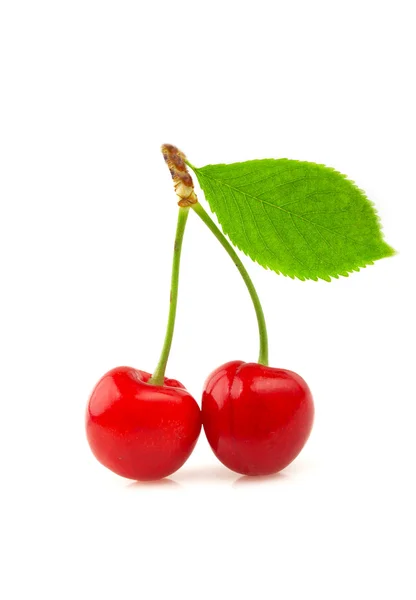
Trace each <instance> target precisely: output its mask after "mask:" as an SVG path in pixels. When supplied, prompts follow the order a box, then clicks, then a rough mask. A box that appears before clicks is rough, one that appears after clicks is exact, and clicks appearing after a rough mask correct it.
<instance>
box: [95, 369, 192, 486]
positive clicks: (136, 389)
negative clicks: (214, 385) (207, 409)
mask: <svg viewBox="0 0 416 600" xmlns="http://www.w3.org/2000/svg"><path fill="white" fill-rule="evenodd" d="M150 377H151V375H150V373H146V372H145V371H138V370H137V369H133V368H131V367H117V368H116V369H112V370H111V371H109V372H108V373H106V374H105V375H104V376H103V377H102V378H101V379H100V381H99V382H98V383H97V385H96V386H95V388H94V390H93V392H92V394H91V396H90V399H89V402H88V406H87V414H86V431H87V439H88V442H89V445H90V447H91V450H92V452H93V454H94V455H95V457H96V458H97V459H98V460H99V461H100V462H101V463H102V464H103V465H104V466H106V467H107V468H108V469H111V471H114V472H115V473H117V474H118V475H121V476H123V477H128V478H129V479H136V480H141V481H146V480H154V479H161V478H162V477H167V476H168V475H171V474H172V473H174V472H175V471H177V470H178V469H179V468H180V467H181V466H182V465H183V464H184V462H185V461H186V460H187V459H188V458H189V456H190V454H191V452H192V450H193V449H194V446H195V444H196V441H197V439H198V436H199V433H200V431H201V411H200V409H199V407H198V404H197V403H196V401H195V400H194V398H193V397H192V396H191V395H190V394H189V393H188V392H187V391H186V389H185V388H184V386H183V385H182V384H181V383H179V381H176V380H174V379H166V378H165V380H164V384H163V385H161V386H155V385H151V384H149V383H148V381H149V379H150Z"/></svg>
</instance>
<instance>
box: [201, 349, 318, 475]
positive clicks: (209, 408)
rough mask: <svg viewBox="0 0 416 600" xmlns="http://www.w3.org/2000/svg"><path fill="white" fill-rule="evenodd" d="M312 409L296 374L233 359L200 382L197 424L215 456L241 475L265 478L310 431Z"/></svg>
mask: <svg viewBox="0 0 416 600" xmlns="http://www.w3.org/2000/svg"><path fill="white" fill-rule="evenodd" d="M313 418H314V406H313V400H312V395H311V392H310V390H309V388H308V386H307V385H306V383H305V381H304V380H303V379H302V378H301V377H300V376H299V375H297V374H296V373H293V372H292V371H287V370H285V369H273V368H271V367H266V366H264V365H260V364H256V363H245V362H242V361H239V360H235V361H232V362H229V363H226V364H224V365H222V366H221V367H219V368H218V369H216V370H215V371H214V372H213V373H211V375H210V376H209V377H208V379H207V381H206V382H205V386H204V392H203V396H202V423H203V427H204V430H205V434H206V436H207V439H208V442H209V443H210V446H211V448H212V450H213V451H214V454H215V455H216V456H217V458H218V459H219V460H220V461H221V462H222V463H223V464H224V465H225V466H226V467H228V468H229V469H231V470H233V471H236V472H237V473H242V474H243V475H271V474H273V473H277V472H278V471H281V470H282V469H284V468H285V467H287V465H288V464H289V463H291V462H292V461H293V460H294V459H295V458H296V456H297V455H298V454H299V452H300V451H301V450H302V448H303V446H304V445H305V443H306V441H307V439H308V437H309V434H310V432H311V429H312V424H313Z"/></svg>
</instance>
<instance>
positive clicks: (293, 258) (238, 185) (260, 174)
mask: <svg viewBox="0 0 416 600" xmlns="http://www.w3.org/2000/svg"><path fill="white" fill-rule="evenodd" d="M190 166H191V168H192V169H193V170H194V171H195V174H196V176H197V178H198V181H199V184H200V186H201V188H202V189H203V191H204V193H205V195H206V198H207V200H208V202H209V205H210V207H211V210H212V211H213V212H214V213H216V215H217V218H218V220H219V222H220V224H221V226H222V229H223V231H224V233H225V234H226V235H228V237H229V238H230V240H231V241H232V242H233V244H234V245H235V246H237V247H238V248H240V250H242V251H243V252H244V253H245V254H247V255H248V256H250V257H251V258H252V259H253V260H255V261H257V262H258V263H259V264H260V265H262V266H263V267H266V268H269V269H272V270H273V271H276V273H282V274H283V275H288V276H289V277H298V278H299V279H302V280H304V279H314V280H317V279H325V280H327V281H330V280H331V277H338V276H339V275H344V276H348V273H350V272H352V271H358V270H359V269H360V268H361V267H365V266H366V265H371V264H373V263H374V261H375V260H378V259H380V258H384V257H387V256H392V255H393V254H394V253H395V251H394V250H393V248H391V247H390V246H389V245H388V244H387V243H386V242H385V241H384V239H383V236H382V233H381V231H380V222H379V219H378V217H377V214H376V212H375V210H374V207H373V205H372V204H371V202H370V201H369V200H368V198H367V197H366V195H365V194H364V192H363V191H361V190H360V189H359V188H358V187H357V186H356V185H355V184H354V183H353V182H352V181H350V180H348V179H347V178H346V177H345V175H341V173H338V172H337V171H335V170H334V169H331V168H329V167H325V166H324V165H317V164H315V163H309V162H300V161H296V160H288V159H285V158H283V159H279V160H274V159H265V160H252V161H248V162H244V163H235V164H230V165H224V164H221V165H207V166H205V167H201V168H196V167H193V166H192V165H190Z"/></svg>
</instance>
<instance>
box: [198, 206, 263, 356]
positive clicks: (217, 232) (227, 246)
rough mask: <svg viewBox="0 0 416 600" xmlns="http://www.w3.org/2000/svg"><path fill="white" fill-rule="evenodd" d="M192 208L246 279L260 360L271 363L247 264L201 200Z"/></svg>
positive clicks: (259, 305)
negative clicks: (256, 326) (255, 322)
mask: <svg viewBox="0 0 416 600" xmlns="http://www.w3.org/2000/svg"><path fill="white" fill-rule="evenodd" d="M192 209H193V210H194V211H195V212H196V214H197V215H198V217H200V219H202V221H203V222H204V223H205V225H206V226H207V227H208V229H209V230H210V231H212V233H213V234H214V235H215V237H216V238H217V240H218V241H219V242H220V244H221V245H222V247H223V248H225V250H226V251H227V252H228V254H229V255H230V257H231V259H232V261H233V263H234V264H235V266H236V267H237V269H238V270H239V272H240V274H241V276H242V278H243V280H244V283H245V284H246V286H247V289H248V292H249V294H250V297H251V300H252V302H253V306H254V310H255V312H256V317H257V324H258V328H259V338H260V352H259V359H258V362H259V363H260V364H262V365H268V364H269V345H268V340H267V328H266V320H265V318H264V313H263V309H262V307H261V303H260V299H259V297H258V294H257V292H256V288H255V287H254V284H253V282H252V281H251V279H250V276H249V274H248V273H247V271H246V268H245V266H244V265H243V263H242V262H241V260H240V259H239V257H238V255H237V253H236V252H235V250H234V248H233V247H232V246H231V244H230V243H229V242H228V240H227V239H226V237H225V236H224V235H223V234H222V233H221V231H220V230H219V229H218V227H217V226H216V225H215V223H214V221H213V220H212V219H211V217H210V216H209V215H208V213H207V212H206V211H205V210H204V208H203V207H202V206H201V205H200V204H199V202H197V203H196V204H192Z"/></svg>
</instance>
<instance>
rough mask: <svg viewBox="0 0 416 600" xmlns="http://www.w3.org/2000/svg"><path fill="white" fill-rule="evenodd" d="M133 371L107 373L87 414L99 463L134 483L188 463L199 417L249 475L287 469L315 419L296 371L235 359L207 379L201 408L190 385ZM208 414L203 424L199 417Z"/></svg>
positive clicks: (231, 461)
mask: <svg viewBox="0 0 416 600" xmlns="http://www.w3.org/2000/svg"><path fill="white" fill-rule="evenodd" d="M149 379H150V374H149V373H145V372H144V371H138V370H137V369H133V368H129V367H119V368H116V369H113V370H112V371H109V372H108V373H107V374H106V375H104V377H102V379H101V380H100V381H99V382H98V384H97V386H96V387H95V389H94V391H93V393H92V395H91V398H90V401H89V404H88V410H87V437H88V441H89V444H90V446H91V449H92V451H93V453H94V455H95V456H96V458H97V459H98V460H99V461H100V462H101V463H102V464H103V465H105V466H106V467H108V468H109V469H111V470H112V471H114V472H115V473H118V474H119V475H122V476H123V477H128V478H131V479H138V480H151V479H160V478H162V477H166V476H168V475H171V474H172V473H174V472H175V471H176V470H177V469H179V468H180V467H181V466H182V465H183V464H184V462H185V461H186V460H187V459H188V458H189V456H190V454H191V453H192V450H193V449H194V447H195V444H196V442H197V439H198V436H199V433H200V429H201V420H202V423H203V426H204V430H205V433H206V436H207V438H208V441H209V443H210V445H211V447H212V449H213V451H214V453H215V455H216V456H217V457H218V459H219V460H220V461H221V462H222V463H223V464H224V465H226V466H227V467H229V468H230V469H232V470H233V471H236V472H237V473H243V474H245V475H268V474H271V473H276V472H277V471H280V470H281V469H283V468H284V467H286V466H287V465H288V464H289V463H291V462H292V460H293V459H294V458H295V457H296V456H297V455H298V454H299V452H300V451H301V449H302V447H303V446H304V444H305V442H306V440H307V438H308V436H309V433H310V430H311V427H312V422H313V413H314V408H313V402H312V396H311V393H310V391H309V389H308V386H307V385H306V383H305V382H304V381H303V379H302V378H301V377H300V376H299V375H297V374H296V373H293V372H291V371H287V370H284V369H272V368H270V367H266V366H264V365H260V364H256V363H244V362H242V361H232V362H229V363H226V364H225V365H222V366H221V367H219V368H218V369H216V370H215V371H214V372H213V373H211V375H210V376H209V377H208V379H207V381H206V383H205V387H204V392H203V396H202V411H200V409H199V407H198V405H197V403H196V401H195V400H194V398H193V397H192V396H191V395H190V394H189V393H188V392H187V390H186V389H185V388H184V386H183V385H182V384H181V383H179V382H178V381H176V380H173V379H166V378H165V380H164V383H163V385H160V386H155V385H152V384H150V383H149ZM201 417H202V419H201Z"/></svg>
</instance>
